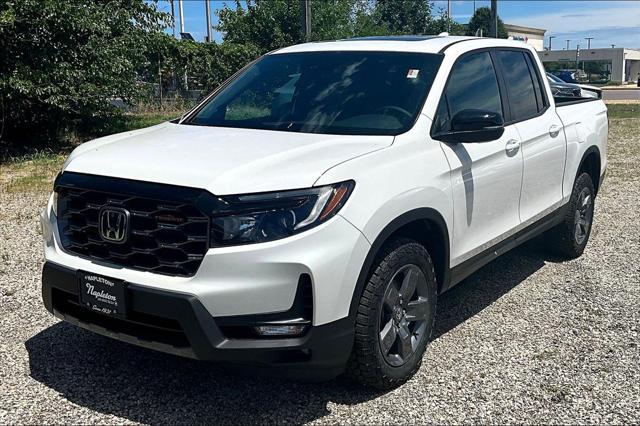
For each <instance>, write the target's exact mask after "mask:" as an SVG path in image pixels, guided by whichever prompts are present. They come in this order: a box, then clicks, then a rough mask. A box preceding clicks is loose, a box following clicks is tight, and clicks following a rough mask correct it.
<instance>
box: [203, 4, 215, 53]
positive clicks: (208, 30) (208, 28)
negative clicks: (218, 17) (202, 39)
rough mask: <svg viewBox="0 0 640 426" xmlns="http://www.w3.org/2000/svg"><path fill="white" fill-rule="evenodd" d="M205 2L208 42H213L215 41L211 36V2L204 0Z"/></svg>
mask: <svg viewBox="0 0 640 426" xmlns="http://www.w3.org/2000/svg"><path fill="white" fill-rule="evenodd" d="M204 4H205V9H206V13H207V43H211V42H212V41H213V39H212V38H211V3H210V2H209V0H204Z"/></svg>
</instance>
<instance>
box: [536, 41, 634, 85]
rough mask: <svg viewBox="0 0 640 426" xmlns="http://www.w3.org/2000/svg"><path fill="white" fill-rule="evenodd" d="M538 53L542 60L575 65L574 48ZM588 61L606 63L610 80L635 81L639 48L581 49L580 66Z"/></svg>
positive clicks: (568, 66)
mask: <svg viewBox="0 0 640 426" xmlns="http://www.w3.org/2000/svg"><path fill="white" fill-rule="evenodd" d="M539 55H540V59H541V60H542V62H566V63H567V67H566V68H568V69H575V67H576V50H547V51H544V52H540V53H539ZM589 61H598V62H604V63H607V64H608V69H609V70H610V71H611V81H614V82H618V83H621V82H630V81H636V80H637V79H638V73H640V49H626V48H608V49H581V50H580V53H579V55H578V62H579V63H580V66H582V67H583V66H584V65H583V63H584V62H589Z"/></svg>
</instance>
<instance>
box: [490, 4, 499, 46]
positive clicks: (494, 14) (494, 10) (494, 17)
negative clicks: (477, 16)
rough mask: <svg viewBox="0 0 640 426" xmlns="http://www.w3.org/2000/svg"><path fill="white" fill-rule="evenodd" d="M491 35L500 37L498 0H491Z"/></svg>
mask: <svg viewBox="0 0 640 426" xmlns="http://www.w3.org/2000/svg"><path fill="white" fill-rule="evenodd" d="M491 37H493V38H498V0H491Z"/></svg>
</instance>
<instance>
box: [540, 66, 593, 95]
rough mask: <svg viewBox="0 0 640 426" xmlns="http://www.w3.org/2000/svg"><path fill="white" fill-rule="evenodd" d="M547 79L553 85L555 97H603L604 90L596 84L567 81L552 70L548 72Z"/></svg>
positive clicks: (552, 90)
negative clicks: (589, 84) (552, 72)
mask: <svg viewBox="0 0 640 426" xmlns="http://www.w3.org/2000/svg"><path fill="white" fill-rule="evenodd" d="M547 79H548V80H549V85H550V86H551V93H553V96H554V97H564V98H571V97H576V98H601V97H602V90H601V89H599V88H597V87H595V86H587V85H585V84H573V83H567V82H565V81H563V80H562V79H560V77H557V76H555V75H553V74H551V73H550V72H547Z"/></svg>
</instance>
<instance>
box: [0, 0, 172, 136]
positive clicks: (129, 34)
mask: <svg viewBox="0 0 640 426" xmlns="http://www.w3.org/2000/svg"><path fill="white" fill-rule="evenodd" d="M169 19H170V17H169V16H168V15H165V14H162V13H160V12H159V11H158V10H157V9H156V6H155V4H153V3H148V2H146V1H144V0H111V1H106V0H103V1H91V0H9V1H7V0H5V1H3V2H2V3H0V77H1V78H0V103H1V104H0V120H1V121H2V125H1V128H2V134H0V141H2V142H3V143H4V142H5V141H6V140H7V139H8V138H14V139H15V138H20V140H22V141H24V140H26V139H28V138H30V137H32V138H43V137H44V138H51V137H54V136H55V135H56V132H57V131H58V130H62V127H68V126H69V123H74V122H77V121H78V120H82V119H86V118H92V117H96V116H100V115H104V114H107V113H109V112H110V111H111V110H112V109H111V107H110V101H111V100H112V99H114V98H122V99H124V100H130V99H133V98H135V96H136V94H137V93H138V91H139V89H140V87H139V85H138V84H137V79H138V69H139V67H140V66H141V65H142V64H143V63H144V61H145V60H146V59H145V49H146V46H147V44H148V41H149V36H150V34H152V33H154V32H158V31H161V30H162V28H163V27H164V26H165V25H166V24H167V22H168V20H169Z"/></svg>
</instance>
